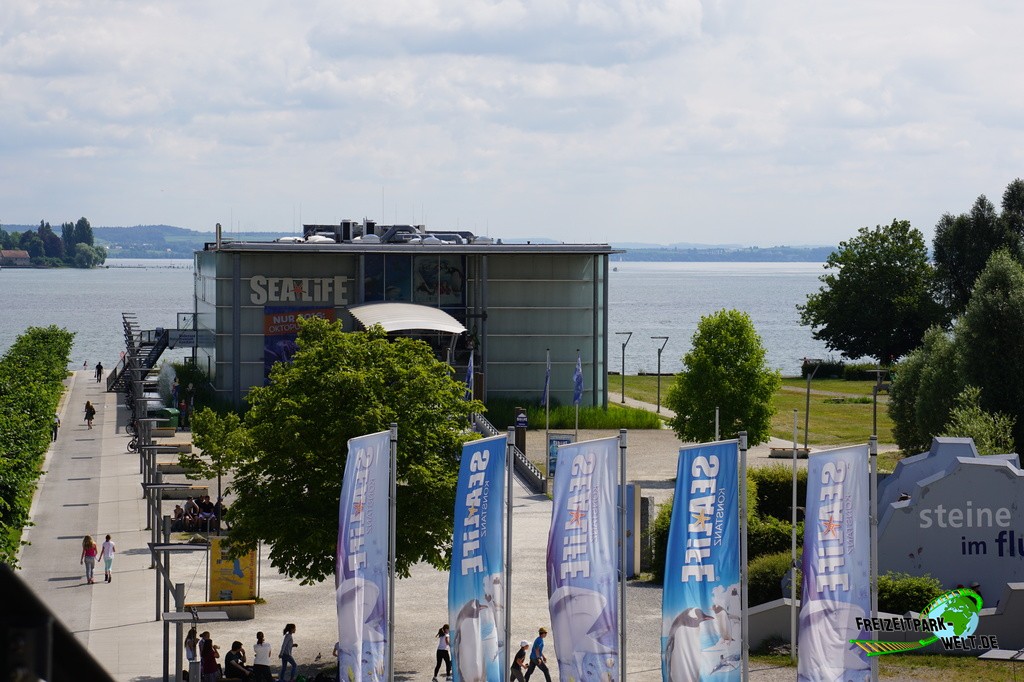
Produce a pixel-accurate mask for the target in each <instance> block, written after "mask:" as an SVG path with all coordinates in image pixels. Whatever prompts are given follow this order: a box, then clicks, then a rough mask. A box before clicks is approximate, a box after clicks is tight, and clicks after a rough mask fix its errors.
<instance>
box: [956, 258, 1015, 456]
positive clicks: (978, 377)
mask: <svg viewBox="0 0 1024 682" xmlns="http://www.w3.org/2000/svg"><path fill="white" fill-rule="evenodd" d="M957 342H958V344H959V345H960V349H961V351H960V352H961V356H962V358H963V372H964V375H965V377H966V378H967V381H968V383H970V384H971V385H973V386H977V387H978V388H980V389H981V408H982V409H984V410H985V411H987V412H991V413H997V412H1001V413H1003V414H1006V415H1008V416H1010V417H1011V418H1013V419H1015V420H1016V423H1015V425H1014V429H1013V437H1014V441H1015V442H1016V443H1017V448H1018V450H1019V449H1020V448H1021V447H1024V267H1022V266H1021V264H1020V263H1019V262H1018V261H1017V260H1016V259H1015V258H1013V257H1012V256H1011V255H1010V254H1009V253H1008V252H1006V251H999V252H997V253H995V254H994V255H993V256H992V258H991V259H990V260H989V263H988V265H987V266H986V267H985V270H984V271H983V272H982V273H981V276H980V277H979V278H978V283H977V286H976V287H975V290H974V294H973V295H972V296H971V300H970V302H969V303H968V304H967V308H966V310H965V311H964V314H963V317H962V318H961V320H960V323H959V324H958V325H957Z"/></svg>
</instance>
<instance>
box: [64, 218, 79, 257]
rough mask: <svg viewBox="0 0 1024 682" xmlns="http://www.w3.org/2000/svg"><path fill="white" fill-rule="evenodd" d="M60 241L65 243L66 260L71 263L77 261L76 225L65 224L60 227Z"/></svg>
mask: <svg viewBox="0 0 1024 682" xmlns="http://www.w3.org/2000/svg"><path fill="white" fill-rule="evenodd" d="M60 239H61V241H62V242H64V260H66V261H68V262H69V263H70V262H72V261H74V259H75V244H77V242H76V241H75V224H74V223H63V224H62V225H61V226H60Z"/></svg>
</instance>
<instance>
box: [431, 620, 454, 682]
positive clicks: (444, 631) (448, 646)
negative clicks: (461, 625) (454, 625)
mask: <svg viewBox="0 0 1024 682" xmlns="http://www.w3.org/2000/svg"><path fill="white" fill-rule="evenodd" d="M434 636H435V637H437V665H435V666H434V682H437V673H438V671H439V670H440V669H441V662H442V661H443V662H444V676H445V678H447V679H450V678H451V676H452V654H451V650H452V643H451V640H450V639H449V637H448V623H445V624H444V625H442V626H441V627H440V628H439V629H438V631H437V634H436V635H434Z"/></svg>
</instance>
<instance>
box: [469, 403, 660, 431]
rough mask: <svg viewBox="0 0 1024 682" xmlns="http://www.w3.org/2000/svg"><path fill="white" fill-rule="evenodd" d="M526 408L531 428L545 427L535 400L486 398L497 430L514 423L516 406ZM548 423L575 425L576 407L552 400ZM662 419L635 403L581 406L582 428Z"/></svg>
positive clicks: (638, 425)
mask: <svg viewBox="0 0 1024 682" xmlns="http://www.w3.org/2000/svg"><path fill="white" fill-rule="evenodd" d="M516 407H523V408H526V418H527V420H528V421H529V423H530V428H533V429H537V428H543V427H544V420H545V410H544V408H543V407H542V406H541V405H539V404H538V403H526V402H523V401H514V400H510V399H508V398H491V399H489V400H488V401H487V412H486V413H485V416H486V417H487V420H488V421H490V422H491V424H493V425H494V427H495V428H496V429H498V430H499V431H505V430H507V429H508V427H510V426H514V425H515V419H516V417H515V414H516V411H515V408H516ZM547 418H548V419H549V427H550V428H552V429H571V428H574V427H575V426H576V407H575V406H574V405H558V404H557V403H555V401H552V404H551V410H550V413H549V414H548V415H547ZM661 423H662V422H661V419H660V418H659V417H658V416H657V415H656V414H654V413H653V412H649V411H647V410H641V409H637V408H635V407H620V406H619V405H609V406H608V409H607V410H606V409H604V408H603V407H580V428H581V429H660V428H661Z"/></svg>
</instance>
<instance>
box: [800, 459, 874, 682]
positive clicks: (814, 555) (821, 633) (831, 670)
mask: <svg viewBox="0 0 1024 682" xmlns="http://www.w3.org/2000/svg"><path fill="white" fill-rule="evenodd" d="M805 509H806V510H807V512H806V513H807V515H806V520H805V522H804V556H803V572H804V590H803V599H802V601H801V605H800V633H799V637H798V639H797V641H798V642H799V649H798V650H799V652H800V657H799V658H800V660H799V667H798V669H797V670H798V673H799V679H800V680H802V681H806V682H837V681H841V682H850V681H853V682H861V681H862V680H869V679H870V678H871V671H870V665H869V663H868V657H867V653H866V652H865V651H864V650H863V649H861V648H860V647H858V646H857V645H856V644H851V643H850V640H852V639H868V638H870V635H869V634H868V633H867V632H865V631H862V630H861V629H860V628H859V627H858V626H857V619H858V618H867V617H868V616H870V615H871V582H870V575H871V573H870V570H871V566H870V560H871V548H870V538H871V529H870V527H869V525H868V448H867V446H866V445H860V446H856V447H850V448H839V449H837V450H830V451H828V452H822V453H818V454H814V455H811V456H810V458H809V459H808V460H807V503H806V507H805Z"/></svg>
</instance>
